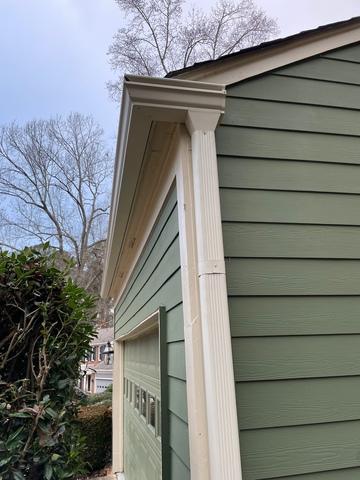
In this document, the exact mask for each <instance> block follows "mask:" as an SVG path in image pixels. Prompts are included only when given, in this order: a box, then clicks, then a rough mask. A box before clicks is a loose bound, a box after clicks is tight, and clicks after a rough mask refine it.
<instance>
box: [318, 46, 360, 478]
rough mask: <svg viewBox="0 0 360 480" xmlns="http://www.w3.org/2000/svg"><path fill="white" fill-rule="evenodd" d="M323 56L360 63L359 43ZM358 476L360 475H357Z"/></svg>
mask: <svg viewBox="0 0 360 480" xmlns="http://www.w3.org/2000/svg"><path fill="white" fill-rule="evenodd" d="M322 57H325V58H337V59H340V60H347V61H350V62H357V63H360V45H359V44H356V45H351V46H350V47H345V48H340V49H337V50H333V51H331V52H328V53H325V54H324V55H322ZM359 478H360V476H359Z"/></svg>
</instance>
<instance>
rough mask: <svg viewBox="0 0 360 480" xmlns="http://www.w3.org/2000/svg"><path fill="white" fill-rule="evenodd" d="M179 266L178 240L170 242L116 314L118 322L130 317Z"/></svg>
mask: <svg viewBox="0 0 360 480" xmlns="http://www.w3.org/2000/svg"><path fill="white" fill-rule="evenodd" d="M178 268H179V240H178V238H177V239H176V240H175V241H174V242H173V243H172V244H171V246H170V247H169V249H168V250H167V252H166V253H165V255H164V256H163V257H162V259H161V261H160V263H159V264H158V265H157V267H156V268H155V270H154V271H153V273H152V275H151V276H150V277H149V278H148V280H147V281H146V283H145V284H144V286H143V288H142V289H141V290H140V291H139V292H138V294H137V295H136V296H135V297H134V299H133V301H132V302H131V303H130V305H129V306H128V308H127V309H126V310H125V311H124V312H123V313H122V314H121V316H120V312H119V313H118V314H117V316H118V317H119V321H120V324H121V323H123V321H124V319H126V318H130V317H132V316H133V315H134V314H135V313H136V312H138V311H139V310H140V309H141V308H142V307H143V306H144V305H146V303H147V302H148V301H149V300H150V299H151V297H153V295H154V293H156V292H157V291H158V290H159V289H160V288H161V286H162V285H163V284H164V283H165V282H166V281H167V279H168V278H169V277H170V276H171V275H173V274H174V272H176V270H177V269H178Z"/></svg>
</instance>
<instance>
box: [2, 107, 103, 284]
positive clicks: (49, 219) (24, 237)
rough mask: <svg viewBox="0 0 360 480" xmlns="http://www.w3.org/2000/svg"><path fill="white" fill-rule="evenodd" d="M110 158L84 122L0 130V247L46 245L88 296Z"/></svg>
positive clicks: (99, 135) (95, 274)
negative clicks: (69, 263)
mask: <svg viewBox="0 0 360 480" xmlns="http://www.w3.org/2000/svg"><path fill="white" fill-rule="evenodd" d="M110 177H111V157H110V155H109V152H108V151H107V149H106V147H105V144H104V141H103V131H102V129H101V128H100V127H99V125H98V124H97V123H96V122H95V121H94V119H93V118H92V117H86V116H82V115H80V114H79V113H73V114H71V115H69V116H68V117H66V118H61V117H57V118H54V119H50V120H34V121H31V122H29V123H27V124H25V125H24V126H19V125H17V124H15V123H13V124H11V125H8V126H4V127H2V128H1V129H0V198H1V199H2V202H1V207H2V211H1V217H0V227H1V228H0V234H1V235H0V238H1V239H2V241H1V239H0V246H1V245H2V246H3V247H11V248H21V247H23V246H24V245H29V244H37V243H43V242H48V243H49V244H50V248H56V249H57V250H58V252H59V258H64V259H65V258H70V257H71V258H73V259H74V261H75V267H74V269H73V275H74V278H75V279H76V281H77V282H78V283H79V284H80V285H82V286H83V287H85V288H86V289H87V290H88V291H92V292H94V293H95V292H96V291H97V290H98V288H99V282H100V277H101V273H102V261H103V252H104V244H105V238H106V226H107V219H108V213H109V191H110V185H109V181H110V180H109V179H110Z"/></svg>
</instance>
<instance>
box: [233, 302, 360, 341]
mask: <svg viewBox="0 0 360 480" xmlns="http://www.w3.org/2000/svg"><path fill="white" fill-rule="evenodd" d="M359 312H360V297H336V296H331V297H323V296H320V297H316V296H312V297H306V298H304V297H291V296H288V297H230V298H229V313H230V324H231V334H232V336H233V337H241V336H243V337H246V336H248V337H249V336H275V335H278V336H283V335H321V334H324V335H334V334H352V333H355V334H359V333H360V321H359Z"/></svg>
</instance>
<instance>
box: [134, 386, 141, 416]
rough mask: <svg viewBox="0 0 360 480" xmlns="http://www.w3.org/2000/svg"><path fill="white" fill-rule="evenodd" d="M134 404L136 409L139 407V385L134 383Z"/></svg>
mask: <svg viewBox="0 0 360 480" xmlns="http://www.w3.org/2000/svg"><path fill="white" fill-rule="evenodd" d="M134 400H135V401H134V406H135V408H136V410H139V409H140V387H139V385H135V399H134Z"/></svg>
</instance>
